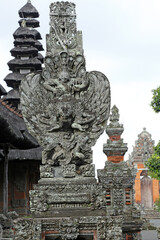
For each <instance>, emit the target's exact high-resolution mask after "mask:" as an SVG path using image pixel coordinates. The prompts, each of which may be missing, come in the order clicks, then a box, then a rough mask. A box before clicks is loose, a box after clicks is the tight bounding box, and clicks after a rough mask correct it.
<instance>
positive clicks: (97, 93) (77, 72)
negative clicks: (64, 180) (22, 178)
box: [20, 2, 110, 178]
mask: <svg viewBox="0 0 160 240" xmlns="http://www.w3.org/2000/svg"><path fill="white" fill-rule="evenodd" d="M75 18H76V15H75V4H74V3H69V2H56V3H53V4H51V6H50V34H49V35H48V36H47V55H46V58H45V68H44V69H43V71H42V74H37V73H36V74H35V73H31V74H29V75H27V76H26V78H25V79H24V80H23V81H22V83H21V87H20V92H21V108H22V113H23V117H24V120H25V122H26V125H27V127H28V130H29V131H30V133H31V134H32V135H33V136H35V138H36V139H37V140H38V142H39V143H40V145H41V146H43V148H44V150H43V158H44V159H42V163H43V164H44V165H48V166H47V167H45V168H44V167H42V168H41V171H42V174H41V177H42V178H53V177H55V175H53V171H49V168H50V169H51V167H57V166H66V165H68V169H69V168H70V170H71V168H72V170H73V165H74V164H75V166H76V173H77V174H82V175H83V176H87V175H88V176H94V174H93V171H94V169H93V166H91V167H89V164H91V162H92V150H91V147H92V146H93V145H94V144H95V143H96V140H97V139H98V137H99V136H100V135H101V134H102V132H103V131H104V127H105V124H106V121H107V119H108V116H109V111H110V86H109V81H108V79H107V78H106V76H105V75H104V74H102V73H100V72H97V71H92V72H87V71H86V68H85V58H84V56H83V49H82V45H81V44H80V40H79V38H78V37H77V36H78V32H77V30H76V21H75ZM70 49H71V50H72V51H70ZM79 50H80V51H79ZM69 165H70V166H69ZM85 165H86V166H85ZM71 166H72V167H71ZM80 166H83V167H82V168H81V169H79V167H80ZM66 169H67V168H66ZM66 171H67V170H66ZM66 171H64V168H63V173H64V175H63V173H62V175H63V176H64V177H69V175H68V174H67V173H66ZM70 177H74V173H73V171H72V174H71V173H70Z"/></svg>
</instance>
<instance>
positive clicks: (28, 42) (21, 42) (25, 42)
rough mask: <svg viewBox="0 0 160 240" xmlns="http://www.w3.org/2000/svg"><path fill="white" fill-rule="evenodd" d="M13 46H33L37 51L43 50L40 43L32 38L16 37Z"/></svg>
mask: <svg viewBox="0 0 160 240" xmlns="http://www.w3.org/2000/svg"><path fill="white" fill-rule="evenodd" d="M14 46H15V47H18V46H33V47H36V48H37V49H38V51H43V50H44V49H43V47H42V44H41V43H40V42H39V41H38V40H35V39H33V38H25V39H24V38H16V39H15V41H14Z"/></svg>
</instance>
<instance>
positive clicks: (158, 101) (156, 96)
mask: <svg viewBox="0 0 160 240" xmlns="http://www.w3.org/2000/svg"><path fill="white" fill-rule="evenodd" d="M152 93H153V96H152V101H151V107H152V108H153V110H154V111H155V112H156V113H158V112H160V87H158V88H157V89H153V90H152Z"/></svg>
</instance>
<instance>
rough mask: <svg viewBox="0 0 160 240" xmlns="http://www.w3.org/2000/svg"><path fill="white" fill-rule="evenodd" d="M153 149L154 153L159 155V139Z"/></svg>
mask: <svg viewBox="0 0 160 240" xmlns="http://www.w3.org/2000/svg"><path fill="white" fill-rule="evenodd" d="M154 151H155V153H156V154H157V155H158V156H160V141H159V143H158V144H157V146H156V147H155V148H154Z"/></svg>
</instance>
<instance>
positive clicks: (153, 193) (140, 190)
mask: <svg viewBox="0 0 160 240" xmlns="http://www.w3.org/2000/svg"><path fill="white" fill-rule="evenodd" d="M137 168H138V172H137V175H136V179H135V201H136V203H138V204H143V205H144V206H145V207H147V208H152V207H153V204H154V203H155V201H156V200H157V199H159V181H158V180H156V179H151V186H150V187H149V186H148V184H147V182H145V183H146V184H145V183H143V184H142V179H143V178H142V179H141V173H142V171H143V169H145V166H144V164H143V163H140V164H137ZM142 186H143V187H142ZM149 188H150V189H149ZM147 192H149V194H148V200H144V197H142V195H143V196H144V194H145V196H146V193H147ZM145 198H146V197H145ZM149 198H150V200H149ZM146 201H147V202H146ZM148 201H149V202H150V204H149V202H148ZM145 202H146V203H145ZM151 202H152V204H151ZM149 206H150V207H149Z"/></svg>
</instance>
